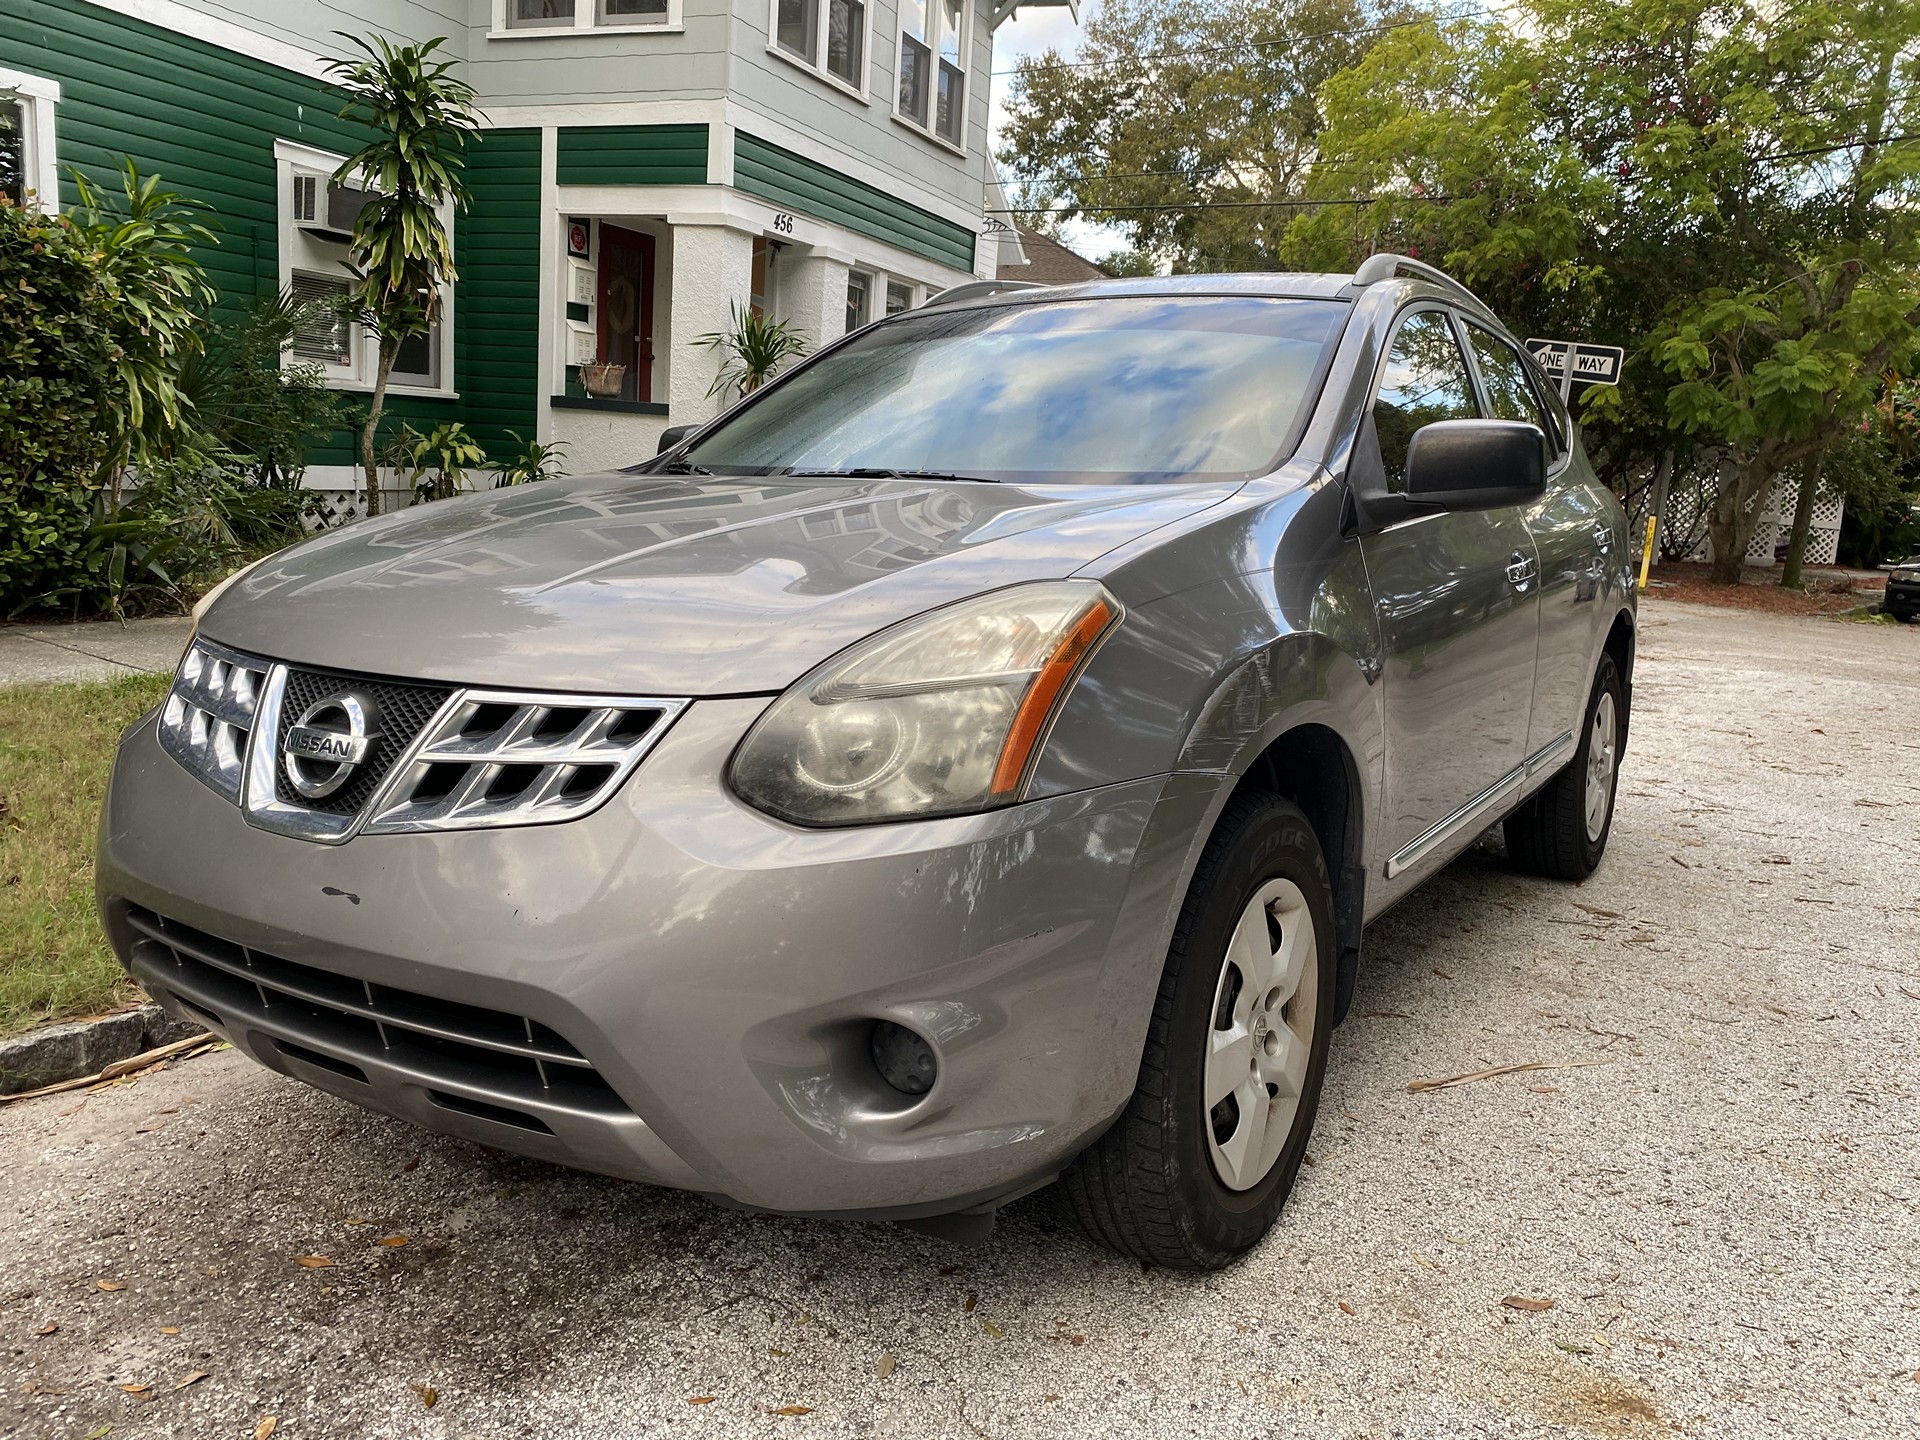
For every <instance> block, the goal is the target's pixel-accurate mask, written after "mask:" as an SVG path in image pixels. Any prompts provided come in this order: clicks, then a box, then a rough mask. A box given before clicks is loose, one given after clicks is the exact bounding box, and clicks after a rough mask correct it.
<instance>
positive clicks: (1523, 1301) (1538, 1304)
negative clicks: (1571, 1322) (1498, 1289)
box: [1500, 1295, 1553, 1315]
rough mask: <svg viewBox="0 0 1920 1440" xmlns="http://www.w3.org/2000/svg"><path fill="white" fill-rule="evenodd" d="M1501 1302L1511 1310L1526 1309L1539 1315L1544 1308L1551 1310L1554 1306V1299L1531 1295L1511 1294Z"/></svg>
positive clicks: (1529, 1312)
mask: <svg viewBox="0 0 1920 1440" xmlns="http://www.w3.org/2000/svg"><path fill="white" fill-rule="evenodd" d="M1500 1303H1501V1304H1502V1305H1504V1306H1506V1307H1507V1309H1509V1310H1525V1311H1526V1312H1527V1313H1528V1314H1532V1315H1537V1314H1539V1313H1540V1312H1541V1311H1543V1310H1551V1309H1552V1308H1553V1301H1551V1300H1536V1299H1534V1298H1533V1297H1532V1296H1531V1295H1509V1296H1507V1297H1506V1298H1505V1299H1503V1300H1502V1301H1501V1302H1500Z"/></svg>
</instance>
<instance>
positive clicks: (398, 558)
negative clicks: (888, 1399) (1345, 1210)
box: [99, 256, 1634, 1268]
mask: <svg viewBox="0 0 1920 1440" xmlns="http://www.w3.org/2000/svg"><path fill="white" fill-rule="evenodd" d="M967 288H968V289H969V290H970V291H972V293H968V294H954V295H950V296H946V297H942V299H941V300H940V301H939V302H936V303H935V304H933V305H931V306H929V307H924V308H922V309H920V310H918V311H915V312H911V313H908V314H904V315H901V316H897V317H895V318H893V319H890V320H886V321H884V322H882V323H879V324H876V325H872V326H868V327H866V328H864V329H862V330H859V331H857V332H856V333H854V334H852V335H850V336H848V337H847V338H846V339H845V340H843V341H840V342H838V343H836V344H834V345H832V346H830V347H828V348H826V349H825V350H823V351H822V352H821V353H819V354H818V355H816V356H815V357H813V358H812V359H810V360H809V361H807V362H806V363H804V364H803V365H801V366H799V367H797V368H796V369H795V370H794V371H792V372H791V373H789V374H787V375H786V376H784V377H783V378H781V379H780V380H778V381H777V382H775V383H773V384H771V385H769V386H767V387H766V388H765V389H763V390H761V391H759V392H758V393H756V394H755V395H753V396H752V397H750V398H748V399H747V400H745V401H743V402H742V403H741V404H739V405H737V406H735V407H734V408H733V410H731V411H730V412H729V413H728V414H726V415H725V416H723V417H721V418H720V419H718V420H717V421H715V422H713V423H711V424H709V425H707V426H705V427H704V428H702V429H700V430H699V431H697V432H696V433H694V434H692V435H690V436H686V437H683V438H681V439H679V440H678V442H677V443H676V444H674V445H673V447H672V448H671V449H670V450H668V451H667V452H666V453H665V454H663V455H661V456H659V457H657V458H655V459H653V460H651V461H649V462H647V463H646V464H643V465H640V466H637V467H636V468H635V469H633V470H631V471H625V472H621V473H618V474H610V475H598V476H590V477H584V478H578V479H572V480H566V481H555V482H550V483H547V484H543V485H538V486H529V487H524V488H520V489H513V490H503V491H494V492H489V493H483V494H479V495H474V496H471V497H466V498H462V499H456V500H451V501H445V502H442V503H440V504H436V505H434V506H432V507H430V508H427V509H423V510H416V511H409V512H405V513H401V514H397V515H393V516H388V517H384V518H382V519H379V520H376V521H370V522H367V523H364V524H360V525H356V526H353V527H351V528H349V529H346V530H342V531H338V532H334V533H330V534H327V535H324V536H322V537H320V538H317V539H315V540H312V541H310V542H308V543H306V544H303V545H300V546H297V547H295V548H293V549H291V550H288V551H285V552H282V553H281V554H278V555H276V556H273V557H272V558H270V559H269V560H267V561H265V562H263V563H262V564H260V565H258V566H257V567H255V568H253V569H252V570H250V571H249V572H246V573H245V574H243V575H242V576H240V577H239V578H237V579H236V580H235V581H233V582H232V583H231V584H230V585H228V586H227V588H226V589H225V590H224V591H223V592H222V593H221V594H219V595H218V597H217V598H215V599H214V601H213V603H212V604H211V605H210V606H209V607H207V608H206V610H205V611H204V614H203V615H202V617H201V620H200V623H199V627H198V632H197V634H196V636H195V638H194V640H193V643H192V646H191V648H190V649H189V651H188V653H187V655H186V658H185V659H184V661H183V662H182V665H181V668H180V671H179V674H178V676H177V678H176V681H175V684H174V687H173V690H172V693H171V695H170V696H169V698H168V699H167V701H166V703H165V705H164V707H163V708H162V709H161V710H160V711H158V712H157V713H156V714H154V715H152V716H149V717H148V718H147V719H145V720H144V721H142V722H141V723H140V724H138V725H136V726H135V727H134V728H133V729H132V730H130V731H129V732H128V734H127V736H126V737H125V739H124V741H123V743H122V746H121V749H120V753H119V757H118V763H117V765H116V768H115V771H114V776H113V780H112V785H111V790H110V795H109V799H108V802H107V808H106V814H105V817H104V820H103V824H102V829H101V843H100V857H99V889H100V897H101V904H102V908H103V912H104V915H105V918H106V923H107V927H108V930H109V933H110V934H111V936H112V938H113V941H114V944H115V946H116V948H117V950H118V952H119V954H120V955H121V956H122V957H123V959H124V961H125V963H126V964H127V966H128V967H129V969H130V970H131V971H132V972H133V974H134V975H135V976H137V977H138V978H139V980H140V982H141V983H142V984H143V985H144V986H146V988H147V989H148V991H149V992H150V993H151V994H152V995H153V996H154V997H155V998H156V999H158V1000H159V1001H160V1002H161V1003H162V1004H163V1005H165V1006H167V1007H168V1008H169V1009H171V1010H173V1011H174V1012H176V1013H178V1014H181V1015H184V1016H186V1017H188V1018H190V1019H192V1020H195V1021H197V1022H199V1023H202V1024H205V1025H207V1026H210V1027H212V1028H214V1029H217V1030H218V1031H220V1032H221V1033H222V1034H224V1035H226V1036H228V1037H229V1038H230V1039H231V1040H232V1041H233V1043H234V1045H235V1046H236V1047H237V1048H239V1049H240V1050H242V1051H244V1052H245V1053H246V1054H248V1055H250V1056H252V1057H253V1058H254V1059H256V1060H258V1061H260V1062H261V1063H263V1064H265V1065H268V1066H271V1067H273V1068H274V1069H276V1070H279V1071H282V1072H284V1073H286V1074H288V1075H291V1076H295V1077H297V1078H299V1079H301V1080H304V1081H306V1082H308V1083H310V1084H313V1085H316V1086H318V1087H320V1088H322V1089H325V1090H329V1091H332V1092H333V1093H335V1094H338V1095H343V1096H347V1097H349V1098H351V1099H353V1100H356V1101H358V1102H360V1103H362V1104H364V1105H367V1106H370V1107H372V1108H374V1109H377V1110H383V1111H386V1112H388V1113H391V1114H394V1115H399V1116H403V1117H406V1118H407V1119H410V1120H412V1121H415V1122H417V1123H419V1124H421V1125H424V1126H427V1127H429V1128H431V1129H434V1130H438V1131H443V1132H446V1133H448V1134H452V1135H458V1136H464V1137H466V1138H469V1139H472V1140H476V1141H481V1142H484V1143H486V1144H489V1145H493V1146H499V1147H503V1148H507V1149H511V1150H516V1151H522V1152H525V1153H526V1154H529V1155H534V1156H541V1157H545V1158H547V1159H550V1160H553V1161H557V1162H560V1163H564V1164H568V1165H575V1166H581V1167H585V1168H588V1169H593V1170H600V1171H604V1172H607V1173H609V1174H615V1175H621V1176H626V1177H629V1178H631V1179H635V1180H640V1181H645V1182H649V1183H653V1184H660V1185H668V1186H677V1187H681V1188H685V1189H690V1190H696V1191H700V1192H703V1193H706V1194H708V1195H710V1196H713V1197H715V1198H716V1199H719V1200H721V1201H723V1202H724V1203H727V1204H731V1205H737V1206H743V1207H748V1208H755V1209H764V1210H778V1211H785V1212H794V1213H806V1214H820V1215H830V1216H848V1217H851V1216H863V1217H876V1216H879V1217H886V1218H891V1219H895V1220H900V1221H904V1222H907V1223H911V1224H917V1225H920V1226H922V1227H924V1228H929V1229H934V1230H937V1231H943V1232H945V1233H949V1234H955V1235H963V1236H964V1235H978V1234H980V1233H982V1232H983V1231H984V1230H985V1229H986V1228H987V1227H989V1226H990V1224H991V1221H992V1216H993V1213H994V1211H995V1209H996V1208H997V1207H999V1206H1000V1205H1002V1204H1004V1203H1005V1202H1006V1201H1008V1200H1009V1199H1011V1198H1013V1197H1016V1196H1019V1195H1022V1194H1025V1193H1027V1192H1029V1191H1032V1190H1034V1189H1036V1188H1038V1187H1040V1186H1043V1185H1047V1184H1050V1183H1053V1182H1056V1181H1058V1182H1059V1183H1060V1186H1061V1193H1062V1195H1063V1198H1064V1200H1065V1203H1066V1206H1067V1209H1068V1210H1069V1212H1070V1213H1071V1214H1072V1215H1073V1216H1075V1217H1076V1218H1077V1220H1078V1221H1079V1223H1080V1224H1082V1225H1083V1226H1084V1227H1085V1229H1086V1230H1087V1231H1088V1232H1089V1233H1090V1234H1092V1235H1094V1236H1096V1237H1098V1238H1100V1239H1102V1240H1104V1241H1105V1242H1107V1243H1108V1244H1110V1245H1112V1246H1114V1247H1116V1248H1117V1249H1119V1250H1121V1251H1124V1252H1126V1253H1128V1254H1131V1255H1134V1256H1137V1257H1139V1258H1140V1259H1142V1260H1146V1261H1151V1262H1154V1263H1156V1264H1161V1265H1168V1266H1180V1267H1187V1268H1205V1267H1213V1266H1219V1265H1222V1264H1225V1263H1227V1262H1228V1261H1230V1260H1231V1259H1232V1258H1233V1257H1234V1256H1235V1255H1237V1254H1239V1253H1241V1252H1243V1251H1245V1250H1246V1249H1247V1248H1249V1247H1250V1246H1252V1245H1254V1244H1255V1243H1257V1242H1258V1240H1259V1239H1260V1237H1261V1236H1262V1235H1263V1234H1265V1233H1266V1231H1267V1229H1268V1228H1269V1227H1270V1226H1271V1225H1272V1224H1273V1222H1274V1220H1275V1218H1276V1216H1277V1215H1278V1214H1279V1212H1280V1208H1281V1206H1282V1204H1283V1202H1284V1200H1285V1198H1286V1195H1287V1192H1288V1190H1289V1188H1290V1187H1291V1185H1292V1184H1293V1181H1294V1177H1295V1175H1296V1173H1297V1172H1298V1170H1299V1167H1300V1165H1301V1163H1302V1157H1303V1155H1304V1153H1305V1150H1306V1146H1307V1142H1308V1137H1309V1135H1310V1133H1311V1130H1312V1127H1313V1120H1314V1112H1315V1109H1316V1107H1317V1105H1318V1102H1319V1097H1320V1091H1321V1084H1322V1079H1323V1076H1324V1074H1325V1069H1326V1065H1327V1056H1328V1050H1329V1038H1330V1035H1331V1031H1332V1028H1333V1026H1334V1024H1335V1023H1336V1022H1337V1021H1338V1019H1339V1018H1340V1016H1341V1015H1342V1014H1343V1013H1344V1012H1345V1011H1346V1009H1347V1007H1348V1005H1349V1004H1350V1002H1351V999H1352V996H1353V993H1354V989H1355V985H1356V977H1357V974H1358V966H1359V960H1360V953H1361V942H1362V931H1363V927H1364V925H1365V924H1366V922H1367V921H1368V920H1370V919H1371V918H1373V917H1375V916H1378V915H1379V914H1380V913H1381V912H1382V911H1384V910H1386V909H1387V908H1388V907H1389V906H1391V905H1393V904H1394V903H1395V902H1397V901H1399V900H1401V899H1402V898H1404V897H1405V896H1406V895H1407V894H1408V893H1409V892H1410V891H1412V890H1413V889H1414V888H1415V887H1416V886H1418V885H1419V884H1421V883H1422V882H1423V881H1425V880H1426V879H1428V878H1429V877H1431V876H1432V875H1433V874H1434V873H1435V872H1436V871H1438V870H1439V869H1440V868H1441V867H1442V866H1444V865H1446V863H1447V862H1448V861H1449V860H1450V859H1452V858H1453V857H1454V856H1456V855H1458V854H1459V853H1460V852H1461V851H1462V850H1464V849H1465V848H1466V847H1468V846H1469V845H1470V844H1472V843H1473V841H1474V839H1475V837H1477V836H1478V835H1479V834H1481V833H1482V832H1483V831H1485V830H1486V829H1487V828H1488V827H1489V826H1490V825H1493V824H1495V823H1498V822H1501V821H1503V820H1504V825H1505V834H1506V845H1507V853H1508V855H1509V857H1510V859H1511V863H1512V864H1513V865H1514V866H1515V867H1517V868H1518V869H1520V870H1523V871H1526V872H1529V873H1532V874H1536V875H1543V876H1549V877H1556V878H1559V879H1564V880H1579V879H1582V878H1584V877H1585V876H1587V875H1588V874H1590V873H1591V872H1592V871H1593V869H1594V867H1595V866H1596V865H1597V864H1599V862H1600V859H1601V856H1602V854H1603V852H1604V851H1605V849H1606V845H1607V838H1608V833H1609V829H1610V826H1611V823H1612V814H1613V800H1614V791H1615V780H1616V775H1617V772H1618V765H1619V760H1620V756H1621V753H1622V750H1623V748H1624V746H1625V743H1626V739H1627V730H1628V718H1629V715H1630V711H1631V705H1630V697H1631V677H1632V671H1633V657H1634V600H1633V591H1632V586H1631V583H1630V578H1629V553H1628V551H1629V546H1628V541H1627V535H1626V527H1625V520H1624V517H1623V515H1622V513H1621V509H1620V506H1619V505H1618V504H1617V503H1616V501H1615V500H1614V498H1613V497H1612V496H1611V495H1610V494H1609V493H1608V491H1607V490H1606V488H1605V487H1604V486H1602V485H1601V484H1599V483H1598V482H1597V481H1596V480H1595V478H1594V476H1593V473H1592V471H1591V469H1590V468H1589V466H1588V463H1587V460H1586V458H1585V457H1584V455H1583V454H1582V452H1581V448H1580V443H1579V440H1578V438H1577V436H1576V435H1575V434H1574V432H1573V429H1572V427H1571V425H1570V424H1569V421H1568V418H1567V416H1566V413H1565V411H1564V410H1563V409H1562V407H1561V405H1560V402H1559V400H1558V398H1557V396H1556V395H1555V394H1554V392H1553V390H1552V387H1551V386H1550V385H1549V384H1547V383H1546V381H1545V379H1544V377H1543V376H1542V375H1541V374H1540V372H1539V371H1538V369H1537V368H1536V367H1535V365H1534V363H1533V362H1532V361H1531V359H1530V358H1528V357H1527V355H1526V354H1525V352H1524V351H1523V350H1522V348H1521V347H1520V346H1519V345H1518V344H1516V343H1515V341H1514V339H1513V337H1512V336H1511V335H1510V334H1509V333H1508V332H1507V331H1506V330H1505V329H1504V328H1503V327H1502V326H1501V325H1500V323H1499V322H1498V320H1497V319H1496V318H1495V317H1494V316H1493V315H1492V314H1491V313H1490V312H1489V311H1488V310H1487V308H1486V307H1485V306H1484V305H1482V304H1481V303H1480V302H1479V301H1478V300H1477V299H1476V298H1475V297H1474V296H1472V295H1471V294H1470V293H1469V292H1468V291H1466V290H1465V289H1464V288H1462V287H1461V286H1460V285H1458V284H1456V283H1454V282H1453V281H1451V280H1450V279H1448V278H1447V277H1446V276H1444V275H1442V274H1440V273H1439V272H1437V271H1434V270H1432V269H1430V268H1428V267H1426V266H1423V265H1420V264H1418V263H1416V262H1412V261H1407V260H1403V259H1401V258H1399V257H1394V256H1378V257H1375V258H1374V259H1373V260H1370V261H1369V262H1367V264H1366V265H1365V266H1363V267H1362V268H1361V270H1360V271H1359V272H1358V273H1357V274H1355V275H1351V276H1348V275H1258V276H1217V275H1215V276H1187V277H1179V278H1173V279H1144V280H1116V281H1109V282H1102V283H1093V284H1087V285H1078V286H1071V287H1060V288H1053V289H1021V290H1017V291H1007V290H1005V289H1003V288H1000V287H995V286H986V287H980V288H975V287H967Z"/></svg>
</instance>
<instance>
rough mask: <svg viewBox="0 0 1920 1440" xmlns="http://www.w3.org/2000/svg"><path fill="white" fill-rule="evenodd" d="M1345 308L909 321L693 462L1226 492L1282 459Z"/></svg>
mask: <svg viewBox="0 0 1920 1440" xmlns="http://www.w3.org/2000/svg"><path fill="white" fill-rule="evenodd" d="M1345 308H1346V307H1345V306H1344V305H1342V304H1340V303H1338V302H1334V301H1326V300H1301V299H1272V298H1264V297H1255V296H1185V297H1160V298H1132V299H1103V300H1073V301H1057V302H1053V303H1042V304H1026V305H1006V306H995V307H990V308H982V309H959V310H949V311H942V310H938V309H935V310H930V311H922V312H917V313H915V314H912V315H906V316H901V317H899V318H898V319H895V320H891V321H888V322H886V323H884V324H882V325H877V326H875V327H873V328H872V329H870V330H868V331H866V332H864V333H862V334H860V335H858V336H856V337H855V338H854V339H852V340H851V341H849V342H848V343H847V344H846V345H843V346H841V347H840V348H839V349H837V350H835V351H834V352H833V353H832V354H829V355H826V356H824V357H822V358H821V359H820V360H818V361H817V362H815V363H814V364H812V365H810V366H808V367H806V368H805V369H803V370H801V371H799V372H798V373H796V374H794V375H793V376H791V377H789V378H788V379H786V380H784V381H782V382H780V383H778V384H776V385H774V386H773V387H771V388H770V389H769V390H768V391H766V392H765V393H764V394H763V395H762V396H760V397H759V398H756V399H755V400H754V401H753V402H752V403H751V404H749V405H747V406H745V407H743V408H742V410H741V411H740V413H739V415H738V416H737V417H735V418H734V419H732V420H731V421H729V422H727V423H725V424H723V425H722V426H721V427H720V428H719V429H718V430H716V431H715V432H714V433H713V434H712V435H710V436H707V437H706V438H705V439H703V440H701V441H700V442H699V443H698V444H697V445H696V446H694V447H693V448H692V449H691V450H689V451H688V452H687V453H686V456H685V458H686V459H688V460H690V461H692V462H693V463H695V464H697V465H701V466H705V467H707V468H709V469H711V470H714V471H716V472H719V473H729V472H731V473H736V474H742V473H744V474H768V473H772V472H777V471H782V470H806V471H817V470H837V471H846V470H874V469H887V470H898V471H909V472H910V471H942V472H951V473H955V474H958V475H961V476H976V477H979V478H982V479H994V480H1016V481H1027V482H1031V483H1046V482H1061V481H1080V482H1097V483H1104V484H1114V483H1147V482H1154V481H1166V480H1177V479H1185V480H1228V479H1242V478H1246V477H1249V476H1253V475H1261V474H1265V473H1266V472H1267V471H1269V470H1271V469H1273V468H1274V466H1275V465H1277V464H1278V463H1279V462H1280V461H1282V460H1284V459H1285V458H1286V455H1285V451H1286V449H1287V447H1288V445H1289V442H1290V439H1291V436H1292V432H1293V429H1294V426H1295V422H1296V420H1297V419H1298V417H1299V415H1300V411H1301V407H1302V405H1303V404H1304V402H1305V399H1306V394H1307V390H1308V387H1309V386H1310V384H1311V383H1312V380H1313V377H1314V374H1315V372H1316V370H1317V368H1318V365H1319V361H1320V357H1321V354H1322V352H1323V351H1324V350H1325V348H1326V346H1327V345H1328V343H1329V342H1330V341H1331V340H1332V338H1333V337H1334V336H1335V335H1336V334H1337V333H1338V330H1339V326H1340V322H1341V320H1342V318H1343V315H1344V312H1345Z"/></svg>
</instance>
